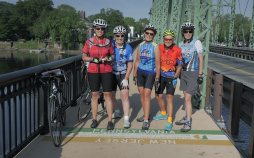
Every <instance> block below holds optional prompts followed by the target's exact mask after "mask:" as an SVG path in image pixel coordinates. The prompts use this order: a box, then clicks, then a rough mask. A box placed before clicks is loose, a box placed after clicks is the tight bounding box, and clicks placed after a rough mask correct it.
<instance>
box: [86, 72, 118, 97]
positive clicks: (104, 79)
mask: <svg viewBox="0 0 254 158" xmlns="http://www.w3.org/2000/svg"><path fill="white" fill-rule="evenodd" d="M87 76H88V81H89V86H90V89H91V91H92V92H97V91H99V89H100V84H102V88H103V92H112V84H113V76H112V72H109V73H87Z"/></svg>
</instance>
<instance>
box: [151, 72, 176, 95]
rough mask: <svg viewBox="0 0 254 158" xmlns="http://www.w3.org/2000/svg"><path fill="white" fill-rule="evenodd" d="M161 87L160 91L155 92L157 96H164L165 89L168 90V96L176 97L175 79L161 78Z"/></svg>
mask: <svg viewBox="0 0 254 158" xmlns="http://www.w3.org/2000/svg"><path fill="white" fill-rule="evenodd" d="M159 82H160V87H159V88H158V91H155V93H156V94H163V91H164V89H165V88H166V94H169V95H174V93H175V88H174V85H173V78H166V77H162V76H161V77H160V81H159Z"/></svg>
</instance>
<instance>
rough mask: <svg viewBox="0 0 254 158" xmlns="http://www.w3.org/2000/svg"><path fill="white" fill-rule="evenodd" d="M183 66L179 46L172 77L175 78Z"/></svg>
mask: <svg viewBox="0 0 254 158" xmlns="http://www.w3.org/2000/svg"><path fill="white" fill-rule="evenodd" d="M182 67H183V58H182V51H181V48H180V49H179V51H178V57H177V69H176V73H175V76H174V78H177V77H178V76H179V74H180V72H181V70H182Z"/></svg>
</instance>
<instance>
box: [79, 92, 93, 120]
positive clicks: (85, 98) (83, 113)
mask: <svg viewBox="0 0 254 158" xmlns="http://www.w3.org/2000/svg"><path fill="white" fill-rule="evenodd" d="M91 95H92V94H91V91H90V90H89V89H88V90H87V91H86V92H85V93H84V94H82V95H81V99H80V102H79V108H78V120H79V122H82V121H84V120H85V119H86V118H87V116H88V115H89V114H90V112H91V97H92V96H91Z"/></svg>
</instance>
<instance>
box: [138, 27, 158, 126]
mask: <svg viewBox="0 0 254 158" xmlns="http://www.w3.org/2000/svg"><path fill="white" fill-rule="evenodd" d="M156 33H157V30H156V28H155V27H154V26H153V25H147V26H146V27H145V29H144V36H145V41H144V42H142V43H141V44H139V46H138V52H137V57H136V61H135V64H134V72H133V82H134V84H135V85H136V84H137V85H138V91H139V93H140V101H141V104H142V108H143V111H144V116H142V117H140V118H138V119H137V121H138V122H143V126H142V129H143V130H148V129H149V126H150V124H149V122H148V119H149V113H150V106H151V102H150V96H151V92H152V88H153V85H154V86H155V90H157V89H158V87H159V78H160V49H159V46H158V45H157V44H156V43H155V42H153V38H154V36H155V35H156ZM154 80H155V81H154Z"/></svg>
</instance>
